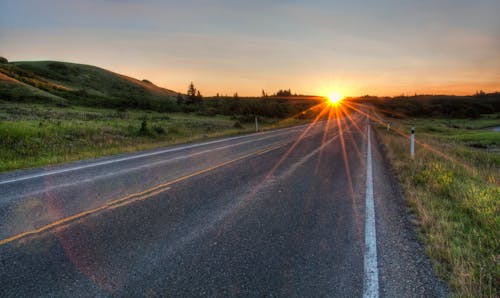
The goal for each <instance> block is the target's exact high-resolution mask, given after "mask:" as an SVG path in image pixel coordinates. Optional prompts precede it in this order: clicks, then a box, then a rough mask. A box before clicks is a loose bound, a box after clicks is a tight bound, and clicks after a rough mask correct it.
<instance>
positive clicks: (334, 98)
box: [328, 92, 344, 106]
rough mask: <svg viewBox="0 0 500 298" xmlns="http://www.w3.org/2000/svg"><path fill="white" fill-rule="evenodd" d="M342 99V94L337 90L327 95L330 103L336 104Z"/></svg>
mask: <svg viewBox="0 0 500 298" xmlns="http://www.w3.org/2000/svg"><path fill="white" fill-rule="evenodd" d="M342 99H344V96H342V94H340V93H339V92H332V93H330V94H329V95H328V103H329V104H330V105H334V106H335V105H338V104H339V103H340V102H341V101H342Z"/></svg>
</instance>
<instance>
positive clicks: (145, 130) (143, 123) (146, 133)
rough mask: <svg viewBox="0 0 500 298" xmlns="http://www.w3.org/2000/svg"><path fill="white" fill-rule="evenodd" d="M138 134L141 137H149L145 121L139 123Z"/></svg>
mask: <svg viewBox="0 0 500 298" xmlns="http://www.w3.org/2000/svg"><path fill="white" fill-rule="evenodd" d="M139 134H141V135H149V134H151V132H150V131H149V127H148V121H147V120H142V122H141V128H140V129H139Z"/></svg>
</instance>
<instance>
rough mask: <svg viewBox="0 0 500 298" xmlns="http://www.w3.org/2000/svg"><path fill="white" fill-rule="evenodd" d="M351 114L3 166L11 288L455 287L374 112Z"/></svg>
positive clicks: (405, 290)
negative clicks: (372, 123) (434, 256)
mask: <svg viewBox="0 0 500 298" xmlns="http://www.w3.org/2000/svg"><path fill="white" fill-rule="evenodd" d="M342 121H343V122H342ZM340 123H341V126H340V127H339V125H338V124H339V123H338V122H337V121H336V120H335V121H331V122H329V123H327V122H320V123H317V124H316V125H313V126H302V127H294V128H289V129H283V130H277V131H273V132H266V133H258V134H252V135H247V136H239V137H234V138H228V139H221V140H215V141H210V142H205V143H197V144H192V145H182V146H175V147H169V148H162V149H157V150H151V151H145V152H140V153H136V154H128V155H121V156H114V157H107V158H102V159H97V160H89V161H82V162H77V163H71V164H67V165H63V166H57V167H52V168H45V169H36V170H30V171H18V172H13V173H9V174H4V175H0V297H33V296H51V297H53V296H56V297H58V296H61V297H62V296H64V297H67V296H71V297H74V296H82V297H95V296H140V297H143V296H148V297H200V296H201V297H206V296H208V297H227V296H229V297H234V296H238V297H239V296H245V297H246V296H249V297H263V296H267V297H361V296H363V294H365V295H366V294H367V293H371V292H370V291H371V290H374V291H375V295H376V294H378V295H380V296H381V297H440V296H445V295H446V293H447V289H446V287H445V286H444V285H443V284H442V283H441V282H440V281H438V280H437V279H436V278H435V276H434V274H433V271H432V267H431V265H430V263H429V260H428V259H427V258H426V256H425V253H424V251H423V248H422V245H421V244H420V243H419V242H418V240H417V237H416V233H415V228H414V227H413V226H412V225H411V224H410V222H409V221H408V217H409V216H408V214H407V211H406V207H405V203H404V201H403V199H402V196H401V194H400V192H399V188H398V187H397V185H396V183H395V180H394V178H393V177H392V175H391V173H390V171H389V169H388V168H387V162H386V161H385V158H384V153H383V151H382V150H381V146H380V145H379V142H378V140H377V138H376V135H375V134H374V132H373V131H371V134H370V135H371V137H370V143H369V142H368V136H369V134H368V130H369V124H368V122H367V120H366V118H365V117H362V116H361V115H354V116H352V121H351V120H348V119H347V118H344V119H343V120H341V122H340ZM368 144H371V145H370V150H367V149H368ZM368 155H369V156H371V158H370V159H368ZM367 164H371V166H370V167H367ZM369 172H370V173H372V176H373V177H372V179H367V177H370V176H371V175H369V174H368V173H369ZM369 181H371V182H369ZM370 185H371V186H370ZM370 194H373V195H372V196H371V195H370ZM370 196H371V197H372V200H371V202H373V204H372V205H373V207H374V208H373V211H374V221H370V220H367V218H368V219H369V218H370V216H368V217H367V216H366V215H367V214H370V213H369V212H368V213H367V210H369V208H370V207H368V208H367V205H369V197H370ZM370 225H373V231H374V233H375V235H372V236H373V237H372V236H367V230H370ZM368 234H369V233H368ZM372 240H373V241H374V242H373V245H372V246H370V245H369V242H370V241H372ZM371 249H375V250H376V251H372V252H375V253H376V256H375V259H373V258H372V256H373V255H372V254H371V253H370V254H368V253H367V251H369V250H371ZM367 256H370V257H367ZM370 266H371V267H370ZM367 274H368V276H372V277H373V276H375V277H376V278H377V279H376V283H371V286H370V283H367V280H368V279H369V278H367ZM372 281H373V279H372ZM370 287H371V288H370ZM372 294H373V293H372Z"/></svg>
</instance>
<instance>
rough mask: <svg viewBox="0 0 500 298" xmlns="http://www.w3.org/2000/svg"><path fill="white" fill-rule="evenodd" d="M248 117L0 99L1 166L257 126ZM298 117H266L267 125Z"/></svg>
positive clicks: (10, 167)
mask: <svg viewBox="0 0 500 298" xmlns="http://www.w3.org/2000/svg"><path fill="white" fill-rule="evenodd" d="M244 120H247V119H239V118H238V117H234V116H233V117H229V116H220V115H217V116H211V117H208V116H198V115H195V114H193V113H192V114H184V113H170V114H166V113H158V112H151V111H141V110H130V111H124V110H114V109H97V108H87V107H54V106H45V105H36V104H22V103H7V102H3V103H2V102H0V156H2V158H1V159H0V171H1V172H3V171H9V170H15V169H24V168H32V167H38V166H44V165H51V164H57V163H62V162H67V161H73V160H79V159H84V158H93V157H99V156H103V155H109V154H117V153H123V152H133V151H137V150H142V149H149V148H154V147H160V146H165V145H171V144H178V143H185V142H191V141H195V140H203V139H209V138H214V137H220V136H228V135H235V134H241V133H249V132H253V131H254V130H255V126H254V123H253V122H252V123H245V122H244ZM298 123H301V122H300V121H299V120H286V121H283V120H281V121H278V120H276V119H266V118H261V128H262V129H272V128H278V127H285V126H290V125H294V124H298Z"/></svg>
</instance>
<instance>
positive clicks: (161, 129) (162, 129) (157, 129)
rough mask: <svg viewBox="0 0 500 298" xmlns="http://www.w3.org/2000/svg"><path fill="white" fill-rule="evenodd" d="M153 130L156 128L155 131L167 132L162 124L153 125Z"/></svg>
mask: <svg viewBox="0 0 500 298" xmlns="http://www.w3.org/2000/svg"><path fill="white" fill-rule="evenodd" d="M153 130H154V132H156V133H157V134H159V135H162V134H165V133H166V131H165V129H164V128H163V127H161V126H160V125H153Z"/></svg>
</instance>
